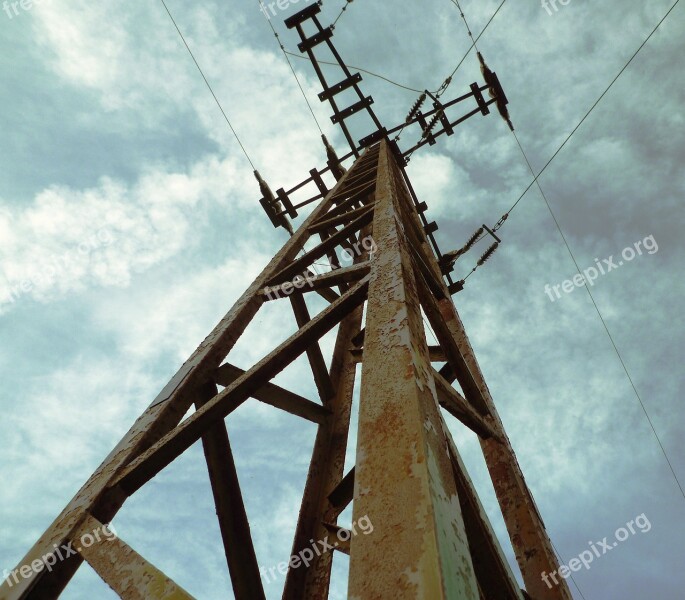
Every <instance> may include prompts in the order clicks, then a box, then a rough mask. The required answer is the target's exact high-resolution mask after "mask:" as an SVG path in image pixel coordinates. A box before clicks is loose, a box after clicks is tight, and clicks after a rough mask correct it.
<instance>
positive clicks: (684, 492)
mask: <svg viewBox="0 0 685 600" xmlns="http://www.w3.org/2000/svg"><path fill="white" fill-rule="evenodd" d="M679 1H680V0H677V1H676V4H677V3H678V2H679ZM514 137H515V138H516V142H517V144H518V147H519V148H520V149H521V153H522V154H523V157H524V158H525V160H526V163H527V164H528V167H529V168H530V171H531V173H532V174H533V176H534V175H535V173H534V171H533V168H532V166H531V164H530V161H529V160H528V157H527V156H526V153H525V151H524V150H523V146H522V145H521V142H520V141H519V139H518V136H517V135H516V132H514ZM535 181H536V183H537V188H538V190H540V195H541V196H542V199H543V200H544V201H545V205H546V206H547V210H548V211H549V214H550V215H551V216H552V219H553V220H554V224H555V225H556V228H557V230H558V231H559V235H560V236H561V239H562V240H563V241H564V245H565V246H566V250H567V251H568V254H569V256H570V257H571V260H572V261H573V264H574V265H575V267H576V271H577V272H578V273H579V274H580V275H581V277H582V276H583V275H582V271H581V269H580V266H579V265H578V261H577V260H576V257H575V255H574V254H573V251H572V250H571V246H570V245H569V243H568V240H567V239H566V236H565V235H564V232H563V230H562V229H561V226H560V225H559V221H558V220H557V217H556V215H555V214H554V211H553V210H552V207H551V205H550V203H549V201H548V200H547V196H546V194H545V192H544V191H543V190H542V186H541V185H540V182H539V181H538V180H537V178H536V180H535ZM585 289H586V290H587V293H588V296H589V297H590V300H591V301H592V305H593V306H594V307H595V311H596V312H597V316H598V317H599V320H600V321H601V322H602V326H603V327H604V331H606V333H607V336H608V337H609V340H610V341H611V345H612V346H613V348H614V351H615V352H616V356H617V357H618V360H619V362H620V363H621V367H623V371H624V372H625V374H626V377H627V378H628V381H629V382H630V386H631V387H632V388H633V392H634V393H635V397H636V398H637V400H638V402H639V403H640V407H641V408H642V411H643V412H644V414H645V418H646V419H647V422H648V423H649V426H650V428H651V429H652V433H653V434H654V437H655V438H656V441H657V442H658V444H659V448H661V452H662V453H663V455H664V458H665V459H666V463H667V464H668V468H669V469H670V470H671V473H672V474H673V479H675V482H676V484H677V486H678V488H679V489H680V493H681V494H682V496H683V499H685V490H684V489H683V486H682V485H681V483H680V480H679V479H678V475H677V474H676V472H675V469H674V468H673V464H672V463H671V460H670V459H669V457H668V453H667V452H666V448H665V447H664V444H663V442H662V441H661V438H660V437H659V434H658V433H657V430H656V427H655V426H654V422H653V421H652V418H651V417H650V416H649V413H648V412H647V407H646V406H645V403H644V401H643V400H642V396H640V393H639V392H638V391H637V386H636V385H635V382H634V381H633V378H632V377H631V375H630V372H629V371H628V367H627V366H626V363H625V361H624V360H623V356H622V355H621V352H620V351H619V349H618V346H617V345H616V342H615V340H614V336H612V335H611V331H609V326H608V325H607V323H606V321H605V320H604V316H603V315H602V312H601V311H600V310H599V306H598V305H597V302H596V301H595V297H594V295H593V294H592V292H591V291H590V287H589V286H588V285H587V284H586V285H585Z"/></svg>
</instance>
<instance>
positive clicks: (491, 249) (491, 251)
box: [477, 242, 499, 267]
mask: <svg viewBox="0 0 685 600" xmlns="http://www.w3.org/2000/svg"><path fill="white" fill-rule="evenodd" d="M498 247H499V242H495V243H494V244H493V245H492V246H490V247H489V248H488V249H487V250H486V251H485V253H484V254H483V256H481V257H480V259H479V261H478V263H477V264H478V266H479V267H482V266H483V265H484V264H485V262H486V261H487V260H488V259H489V258H490V257H491V256H492V255H493V254H494V253H495V251H496V250H497V248H498Z"/></svg>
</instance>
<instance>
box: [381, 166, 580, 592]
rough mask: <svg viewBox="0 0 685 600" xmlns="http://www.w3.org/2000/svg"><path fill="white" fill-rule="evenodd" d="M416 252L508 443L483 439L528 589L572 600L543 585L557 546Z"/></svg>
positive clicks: (468, 350)
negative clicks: (554, 546)
mask: <svg viewBox="0 0 685 600" xmlns="http://www.w3.org/2000/svg"><path fill="white" fill-rule="evenodd" d="M393 167H394V170H395V171H397V172H399V168H398V167H396V166H395V165H393ZM400 192H401V193H400V194H399V196H400V199H401V200H402V201H403V202H402V207H403V208H404V210H405V218H406V219H411V220H413V221H414V223H415V225H416V227H417V228H418V229H417V230H418V231H421V223H420V221H419V219H418V215H417V214H416V212H415V210H414V208H413V205H412V202H411V199H410V196H409V193H408V192H407V191H406V190H405V189H404V188H402V189H401V190H400ZM424 237H425V236H424ZM415 249H416V250H417V252H419V253H420V254H421V256H422V260H423V261H424V263H425V265H427V266H428V267H430V268H431V269H432V270H433V272H434V273H436V274H437V277H436V281H437V282H439V284H440V286H441V287H442V288H443V295H444V298H442V299H440V298H436V302H437V305H438V308H439V311H440V314H441V315H442V317H443V319H444V321H445V324H446V326H447V328H448V330H449V332H450V334H451V336H452V338H453V339H454V341H455V342H456V344H457V347H458V349H459V353H460V354H461V356H462V357H463V359H464V362H465V363H466V366H467V367H468V369H469V370H470V372H471V374H472V376H473V378H474V381H475V383H476V386H477V387H478V390H479V391H480V396H481V397H482V398H483V401H484V403H485V406H486V408H487V410H488V413H489V414H490V415H491V416H492V425H493V427H494V428H495V430H496V432H497V433H498V437H500V438H501V439H502V440H504V441H503V443H502V442H500V441H498V440H497V439H495V438H489V439H482V438H481V439H480V444H481V448H482V450H483V454H484V456H485V461H486V463H487V466H488V470H489V472H490V477H491V479H492V483H493V486H494V488H495V493H496V495H497V499H498V501H499V504H500V508H501V510H502V514H503V516H504V521H505V523H506V526H507V530H508V532H509V537H510V539H511V543H512V546H513V548H514V553H515V555H516V560H517V562H518V565H519V568H520V570H521V574H522V576H523V580H524V583H525V585H526V591H527V592H528V593H529V594H530V595H531V596H532V597H533V598H534V599H535V600H572V596H571V592H570V590H569V588H568V584H567V582H566V580H564V579H562V578H560V577H557V579H558V581H559V583H558V585H554V586H552V588H549V586H548V585H547V584H546V583H544V581H543V578H542V575H543V573H548V574H549V573H552V572H558V569H559V561H558V560H557V557H556V555H555V552H554V548H553V546H552V542H551V540H550V538H549V535H548V534H547V531H546V529H545V525H544V523H543V521H542V517H541V516H540V514H539V512H538V510H537V507H536V505H535V501H534V500H533V495H532V494H531V492H530V489H529V488H528V484H527V483H526V480H525V478H524V476H523V473H522V471H521V467H520V466H519V464H518V461H517V460H516V454H515V452H514V449H513V447H512V445H511V442H510V441H509V438H508V437H507V434H506V432H505V430H504V425H503V424H502V421H501V419H500V417H499V414H498V412H497V408H496V406H495V402H494V400H493V399H492V396H491V394H490V390H489V389H488V386H487V383H486V382H485V377H484V376H483V372H482V371H481V369H480V365H479V364H478V360H477V358H476V355H475V353H474V351H473V348H472V346H471V343H470V341H469V338H468V336H467V334H466V330H465V328H464V324H463V323H462V321H461V318H460V317H459V314H458V312H457V309H456V307H455V305H454V302H453V301H452V299H451V297H450V295H449V292H448V291H447V287H446V286H445V285H444V282H443V281H442V277H441V276H440V275H439V273H440V268H439V266H438V262H437V260H436V258H435V255H434V254H433V252H432V251H431V250H430V247H429V246H428V242H427V240H426V239H423V240H422V243H421V244H420V247H416V248H415Z"/></svg>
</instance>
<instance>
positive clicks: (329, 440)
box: [283, 230, 368, 600]
mask: <svg viewBox="0 0 685 600" xmlns="http://www.w3.org/2000/svg"><path fill="white" fill-rule="evenodd" d="M364 232H365V233H367V230H364ZM355 261H358V262H368V257H367V256H366V255H365V254H362V255H360V256H358V257H356V258H355ZM362 314H363V307H362V306H359V307H357V308H356V309H355V310H354V311H353V312H352V313H350V314H349V315H348V316H347V317H346V318H345V319H344V320H343V321H342V322H341V324H340V327H339V329H338V335H337V337H336V343H335V349H334V351H333V359H332V361H331V369H330V377H331V382H332V384H333V388H334V389H335V392H336V393H335V395H334V396H333V398H332V402H331V403H330V404H329V408H330V409H331V411H332V416H331V418H330V419H329V420H328V421H327V422H326V423H325V424H323V425H322V426H321V427H319V431H318V432H317V436H316V440H315V443H314V451H313V452H312V460H311V463H310V465H309V472H308V474H307V482H306V484H305V490H304V494H303V497H302V506H301V508H300V515H299V518H298V523H297V528H296V530H295V538H294V541H293V548H292V555H295V554H298V553H299V552H301V551H303V550H304V549H305V548H310V547H311V544H312V541H311V540H315V541H317V540H323V539H324V538H325V536H326V529H325V528H324V523H325V522H329V523H335V521H336V520H337V517H338V515H339V514H340V511H339V510H338V509H337V507H335V506H334V505H333V504H332V503H331V501H330V494H331V491H332V490H334V489H336V488H337V487H338V486H339V485H340V482H341V480H342V479H343V469H344V466H345V454H346V451H347V439H348V435H349V428H350V414H351V411H352V398H353V394H354V382H355V377H356V367H355V363H354V361H353V360H352V357H351V356H350V355H349V353H348V351H347V350H348V348H349V346H350V343H351V340H352V338H353V337H354V336H355V335H356V334H357V332H358V331H359V328H360V327H361V322H362ZM332 561H333V557H332V555H329V554H325V553H324V554H321V555H320V556H319V555H318V554H317V555H316V556H314V557H313V558H312V561H311V562H310V564H309V565H308V566H302V565H301V566H300V567H299V568H297V569H292V568H291V569H289V570H288V574H287V576H286V581H285V587H284V590H283V600H300V599H302V598H307V599H308V600H326V599H327V598H328V591H329V586H330V579H331V568H332Z"/></svg>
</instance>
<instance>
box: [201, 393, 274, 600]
mask: <svg viewBox="0 0 685 600" xmlns="http://www.w3.org/2000/svg"><path fill="white" fill-rule="evenodd" d="M216 393H217V389H216V385H215V384H213V383H211V384H207V385H206V386H203V388H201V390H200V392H199V396H198V399H197V401H196V403H195V405H196V406H197V408H202V407H203V406H204V405H205V404H207V402H209V401H210V400H211V399H212V398H213V397H214V396H216ZM202 447H203V450H204V453H205V460H206V461H207V470H208V472H209V481H210V484H211V486H212V495H213V496H214V505H215V506H216V515H217V518H218V519H219V529H220V530H221V539H222V541H223V544H224V552H225V553H226V561H227V562H228V570H229V573H230V575H231V583H232V584H233V595H234V596H235V599H236V600H265V599H266V596H265V595H264V586H263V585H262V579H261V577H260V574H259V564H258V562H257V555H256V553H255V549H254V544H253V543H252V534H251V533H250V523H249V521H248V519H247V512H246V511H245V504H244V503H243V494H242V491H241V490H240V482H239V481H238V471H237V469H236V466H235V461H234V460H233V451H232V450H231V444H230V442H229V439H228V431H227V430H226V424H225V423H224V422H223V421H219V422H218V423H217V424H216V425H214V426H213V427H211V428H210V429H209V430H207V432H206V433H205V434H204V435H203V436H202Z"/></svg>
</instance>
